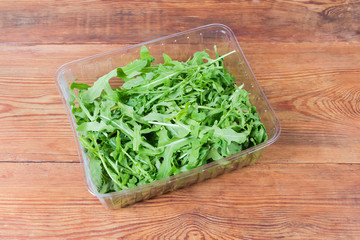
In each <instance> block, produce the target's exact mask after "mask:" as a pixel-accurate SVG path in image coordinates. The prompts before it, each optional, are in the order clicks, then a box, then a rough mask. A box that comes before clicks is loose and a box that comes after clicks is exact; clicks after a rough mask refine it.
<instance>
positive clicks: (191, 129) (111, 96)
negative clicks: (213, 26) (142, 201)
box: [70, 46, 268, 193]
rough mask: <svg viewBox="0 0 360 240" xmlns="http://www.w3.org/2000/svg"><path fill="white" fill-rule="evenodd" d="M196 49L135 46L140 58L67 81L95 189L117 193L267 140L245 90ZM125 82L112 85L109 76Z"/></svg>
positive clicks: (221, 66) (219, 61)
mask: <svg viewBox="0 0 360 240" xmlns="http://www.w3.org/2000/svg"><path fill="white" fill-rule="evenodd" d="M214 48H215V52H216V58H215V59H211V58H210V55H209V54H208V53H207V52H206V51H201V52H196V53H195V54H194V56H193V58H191V59H189V60H188V61H187V62H178V61H174V60H172V59H171V58H170V57H169V56H168V55H166V54H163V58H164V64H158V65H152V63H153V62H154V61H155V59H154V58H153V57H152V56H151V55H150V53H149V50H148V49H147V48H146V47H145V46H143V47H142V48H141V52H140V59H137V60H135V61H133V62H131V63H129V64H128V65H126V66H124V67H120V68H117V69H114V70H113V71H111V72H109V73H108V74H106V75H104V76H102V77H100V78H99V79H98V80H97V81H96V82H95V83H94V85H93V86H91V87H90V86H89V85H87V84H82V83H77V82H76V81H75V82H73V83H72V85H71V86H70V96H71V97H70V105H71V106H72V113H73V115H74V116H75V119H76V124H77V125H78V127H77V131H78V132H79V133H80V137H79V140H80V142H81V144H82V146H83V147H84V148H85V149H86V151H87V155H88V157H89V158H90V164H89V167H90V174H91V177H92V179H93V182H94V184H95V185H96V186H97V188H98V190H99V192H101V193H108V192H113V191H120V190H124V189H128V188H132V187H136V186H139V185H143V184H146V183H150V182H153V181H156V180H159V179H162V178H166V177H168V176H171V175H174V174H177V173H181V172H184V171H188V170H190V169H193V168H196V167H199V166H201V165H204V164H207V163H209V162H212V161H216V160H219V159H221V158H224V157H226V156H229V155H232V154H234V153H237V152H240V151H242V150H245V149H247V148H250V147H252V146H254V145H257V144H260V143H262V142H264V141H266V140H267V139H268V136H267V134H266V131H265V127H264V124H263V123H261V122H260V118H259V116H258V114H257V113H256V108H255V106H251V104H250V101H249V97H248V96H249V93H248V92H247V91H245V90H244V89H242V86H240V87H238V86H236V85H235V84H234V81H235V79H234V77H233V76H232V75H230V73H229V71H228V70H227V69H226V68H224V64H223V60H224V58H225V57H226V56H228V55H230V54H232V53H234V52H235V51H232V52H230V53H227V54H225V55H222V56H219V55H218V53H217V50H216V47H214ZM113 77H119V78H121V79H123V80H124V81H125V83H124V84H123V86H121V87H120V88H117V89H113V88H111V86H110V84H109V80H110V79H111V78H113Z"/></svg>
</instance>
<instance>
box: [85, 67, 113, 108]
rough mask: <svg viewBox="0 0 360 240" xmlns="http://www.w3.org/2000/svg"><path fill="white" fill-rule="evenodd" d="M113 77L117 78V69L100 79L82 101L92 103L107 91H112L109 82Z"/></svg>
mask: <svg viewBox="0 0 360 240" xmlns="http://www.w3.org/2000/svg"><path fill="white" fill-rule="evenodd" d="M113 77H116V69H115V70H112V71H111V72H109V73H108V74H106V75H104V76H102V77H100V78H99V79H98V80H97V81H96V82H95V83H94V85H93V86H92V87H90V88H89V89H88V90H87V91H86V92H85V94H84V96H83V97H82V98H81V101H82V102H84V103H92V102H93V101H94V100H95V99H96V98H98V97H100V95H101V93H102V92H103V91H104V90H105V89H111V87H110V85H109V80H110V79H111V78H113Z"/></svg>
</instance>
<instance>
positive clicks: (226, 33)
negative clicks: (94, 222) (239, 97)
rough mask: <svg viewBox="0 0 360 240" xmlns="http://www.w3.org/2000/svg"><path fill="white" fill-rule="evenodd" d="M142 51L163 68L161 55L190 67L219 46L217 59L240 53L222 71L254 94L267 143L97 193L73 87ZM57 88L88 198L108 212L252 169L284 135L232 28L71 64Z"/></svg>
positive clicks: (213, 27) (210, 28)
mask: <svg viewBox="0 0 360 240" xmlns="http://www.w3.org/2000/svg"><path fill="white" fill-rule="evenodd" d="M143 45H146V46H147V47H148V49H149V51H150V54H151V55H152V56H154V57H155V58H156V59H157V62H155V63H159V62H160V61H159V60H162V53H166V54H168V55H169V56H170V57H171V58H172V59H174V60H179V61H186V60H187V59H188V58H189V57H191V56H192V55H193V53H194V52H197V51H202V50H204V49H209V50H210V55H211V56H212V57H214V55H215V53H214V50H213V49H214V45H216V46H217V49H218V52H219V54H225V53H228V52H230V51H232V50H236V53H234V54H231V55H229V56H227V57H226V58H225V60H224V65H225V67H226V68H227V69H229V71H230V73H231V74H232V75H233V76H234V77H235V78H236V79H237V85H241V84H243V83H244V89H245V90H247V91H248V92H250V102H251V104H253V105H255V106H256V108H257V112H258V114H259V116H260V117H261V121H262V122H263V123H264V125H265V128H266V131H267V134H268V136H269V139H268V140H267V141H266V142H264V143H262V144H259V145H257V146H254V147H252V148H249V149H246V150H244V151H241V152H239V153H237V154H234V155H232V156H229V157H226V158H224V159H221V160H218V161H215V162H212V163H209V164H207V165H204V166H201V167H198V168H195V169H192V170H189V171H187V172H184V173H180V174H177V175H174V176H171V177H168V178H165V179H161V180H158V181H156V182H153V183H149V184H146V185H143V186H139V187H135V188H132V189H127V190H123V191H119V192H112V193H107V194H101V193H99V192H98V191H97V189H96V187H95V184H94V183H93V181H92V179H91V177H90V171H89V158H88V157H87V155H86V153H85V151H84V149H83V147H82V146H81V145H80V142H79V139H78V133H77V132H76V131H75V128H76V124H75V119H74V116H73V115H72V113H71V109H70V105H69V97H70V95H69V86H70V84H71V83H72V82H73V81H74V80H75V79H76V78H77V79H78V80H77V81H78V82H79V83H87V84H89V85H92V84H93V83H94V82H95V81H96V80H97V79H98V78H99V77H100V76H102V75H104V74H106V73H108V72H110V71H111V70H113V69H115V68H117V67H122V66H125V65H127V64H128V63H129V62H131V61H133V60H135V59H137V58H139V53H140V48H141V46H143ZM56 83H57V87H58V89H59V92H60V94H61V96H62V100H63V103H64V105H65V108H66V111H67V114H68V117H69V120H70V123H71V127H72V130H73V133H74V137H75V142H76V145H77V149H78V154H79V158H80V161H81V163H82V169H83V171H84V176H85V182H86V185H87V188H88V190H89V192H90V193H92V194H93V195H95V196H96V197H97V198H98V199H99V200H100V201H101V203H102V204H103V205H104V206H105V208H108V209H117V208H120V207H125V206H127V205H130V204H133V203H135V202H138V201H142V200H145V199H149V198H152V197H155V196H158V195H161V194H164V193H168V192H171V191H174V190H176V189H179V188H182V187H186V186H189V185H191V184H194V183H197V182H201V181H204V180H206V179H209V178H214V177H216V176H218V175H220V174H222V173H225V172H229V171H231V170H234V169H236V168H240V167H244V166H246V165H249V164H250V163H252V162H254V161H256V160H258V159H259V158H260V157H261V155H262V151H263V149H264V148H265V147H267V146H269V145H270V144H272V143H274V142H275V141H276V139H277V138H278V137H279V135H280V122H279V120H278V118H277V116H276V115H275V113H274V111H273V109H272V108H271V106H270V103H269V102H268V100H267V99H266V97H265V95H264V93H263V91H262V90H261V88H260V86H259V84H258V82H257V80H256V78H255V76H254V74H253V72H252V70H251V69H250V67H249V65H248V63H247V61H246V58H245V56H244V54H243V52H242V50H241V48H240V46H239V43H238V42H237V40H236V37H235V35H234V33H233V32H232V31H231V29H230V28H228V27H227V26H224V25H222V24H210V25H206V26H202V27H199V28H194V29H191V30H188V31H185V32H180V33H176V34H172V35H169V36H166V37H162V38H158V39H155V40H152V41H148V42H144V43H140V44H136V45H133V46H129V47H125V48H121V49H118V50H114V51H111V52H106V53H102V54H98V55H94V56H90V57H87V58H83V59H79V60H76V61H72V62H70V63H67V64H65V65H63V66H62V67H60V68H59V69H58V71H57V73H56ZM110 84H111V85H112V86H113V87H118V86H120V85H121V84H122V81H121V80H118V79H112V80H110Z"/></svg>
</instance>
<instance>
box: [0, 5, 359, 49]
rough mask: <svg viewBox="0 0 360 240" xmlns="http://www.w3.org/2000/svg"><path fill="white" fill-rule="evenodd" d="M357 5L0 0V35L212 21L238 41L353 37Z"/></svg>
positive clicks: (110, 37)
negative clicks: (224, 26)
mask: <svg viewBox="0 0 360 240" xmlns="http://www.w3.org/2000/svg"><path fill="white" fill-rule="evenodd" d="M359 10H360V3H359V2H358V1H345V0H344V1H340V0H336V1H323V0H315V1H284V0H268V1H220V0H208V1H201V2H194V1H190V0H186V1H178V0H172V1H160V0H159V1H151V2H142V1H131V2H128V1H116V2H113V1H94V0H93V1H86V2H79V1H74V0H72V1H53V0H46V1H37V2H36V1H25V0H23V1H17V2H16V3H13V2H8V1H2V2H0V24H1V25H0V26H1V30H2V34H1V36H0V41H1V42H2V43H3V44H4V43H7V44H38V43H57V44H63V43H103V42H106V43H124V44H129V43H139V42H143V41H147V40H151V39H154V38H157V37H162V36H166V35H168V34H169V33H175V32H179V31H183V30H188V29H191V28H194V27H199V26H202V25H205V24H209V23H215V22H218V23H223V24H226V25H228V26H229V27H231V28H232V29H233V30H234V31H235V33H236V35H237V36H238V37H239V38H240V39H241V40H242V41H250V42H274V41H276V42H303V41H307V42H328V41H350V42H353V41H359V40H360V35H359V28H358V26H359V25H360V15H359ZM135 23H141V24H135ZM70 26H71V27H70Z"/></svg>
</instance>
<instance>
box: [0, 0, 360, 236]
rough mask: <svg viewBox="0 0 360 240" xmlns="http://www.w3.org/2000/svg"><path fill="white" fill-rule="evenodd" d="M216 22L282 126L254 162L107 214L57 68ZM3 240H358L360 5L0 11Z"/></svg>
mask: <svg viewBox="0 0 360 240" xmlns="http://www.w3.org/2000/svg"><path fill="white" fill-rule="evenodd" d="M214 22H219V23H223V24H226V25H228V26H229V27H230V28H232V29H233V30H234V32H235V35H236V37H237V38H238V41H239V43H240V45H241V46H242V48H243V51H244V53H245V55H246V56H247V58H248V61H249V63H250V65H251V66H252V68H253V71H254V73H255V75H256V76H257V78H258V81H259V83H260V85H261V86H262V88H263V90H264V92H265V94H266V95H267V97H268V99H269V101H270V103H271V104H272V106H273V108H274V110H275V112H276V113H277V114H278V117H279V119H280V121H281V124H282V134H281V136H280V138H279V140H278V141H277V142H276V143H275V144H274V145H271V146H270V147H269V148H268V149H267V150H266V151H265V152H264V156H263V158H262V159H261V160H260V161H259V162H258V163H257V164H255V165H253V166H251V167H248V168H245V169H241V170H237V171H235V172H232V173H230V174H226V175H223V176H220V177H218V178H216V179H212V180H209V181H206V182H204V183H200V184H197V185H195V186H192V187H189V188H186V189H182V190H179V191H176V192H173V193H170V194H166V195H164V196H161V197H158V198H156V199H151V200H148V201H145V202H141V203H137V204H135V205H132V206H130V207H127V208H124V209H120V210H115V211H109V210H105V209H104V208H103V206H102V205H101V204H100V202H99V201H98V200H97V199H96V198H95V197H93V196H91V195H90V194H89V193H88V192H87V190H86V188H85V186H84V183H83V176H82V172H81V167H80V164H79V160H78V157H77V152H76V149H75V146H74V140H73V137H72V132H71V129H70V125H69V122H68V120H67V116H66V113H65V110H64V107H63V105H62V102H61V100H60V96H59V94H58V92H57V89H56V87H55V83H54V75H55V71H56V69H57V68H58V67H60V66H61V65H62V64H64V63H66V62H69V61H71V60H75V59H78V58H81V57H86V56H90V55H93V54H96V53H101V52H105V51H109V50H113V49H117V48H120V47H123V46H126V45H130V44H134V43H139V42H142V41H146V40H151V39H154V38H156V37H160V36H165V35H168V34H171V33H175V32H179V31H182V30H187V29H190V28H193V27H198V26H201V25H204V24H209V23H214ZM0 29H1V35H0V143H1V144H0V239H278V238H279V239H280V238H281V239H360V2H359V1H351V0H350V1H339V0H336V1H322V0H315V1H285V0H278V1H271V0H268V1H229V0H228V1H214V0H206V1H200V2H198V3H192V2H191V1H151V2H145V1H144V2H142V1H129V2H128V1H119V2H113V1H83V2H79V1H66V2H65V1H64V2H63V1H50V0H47V1H16V2H10V1H1V2H0Z"/></svg>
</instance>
